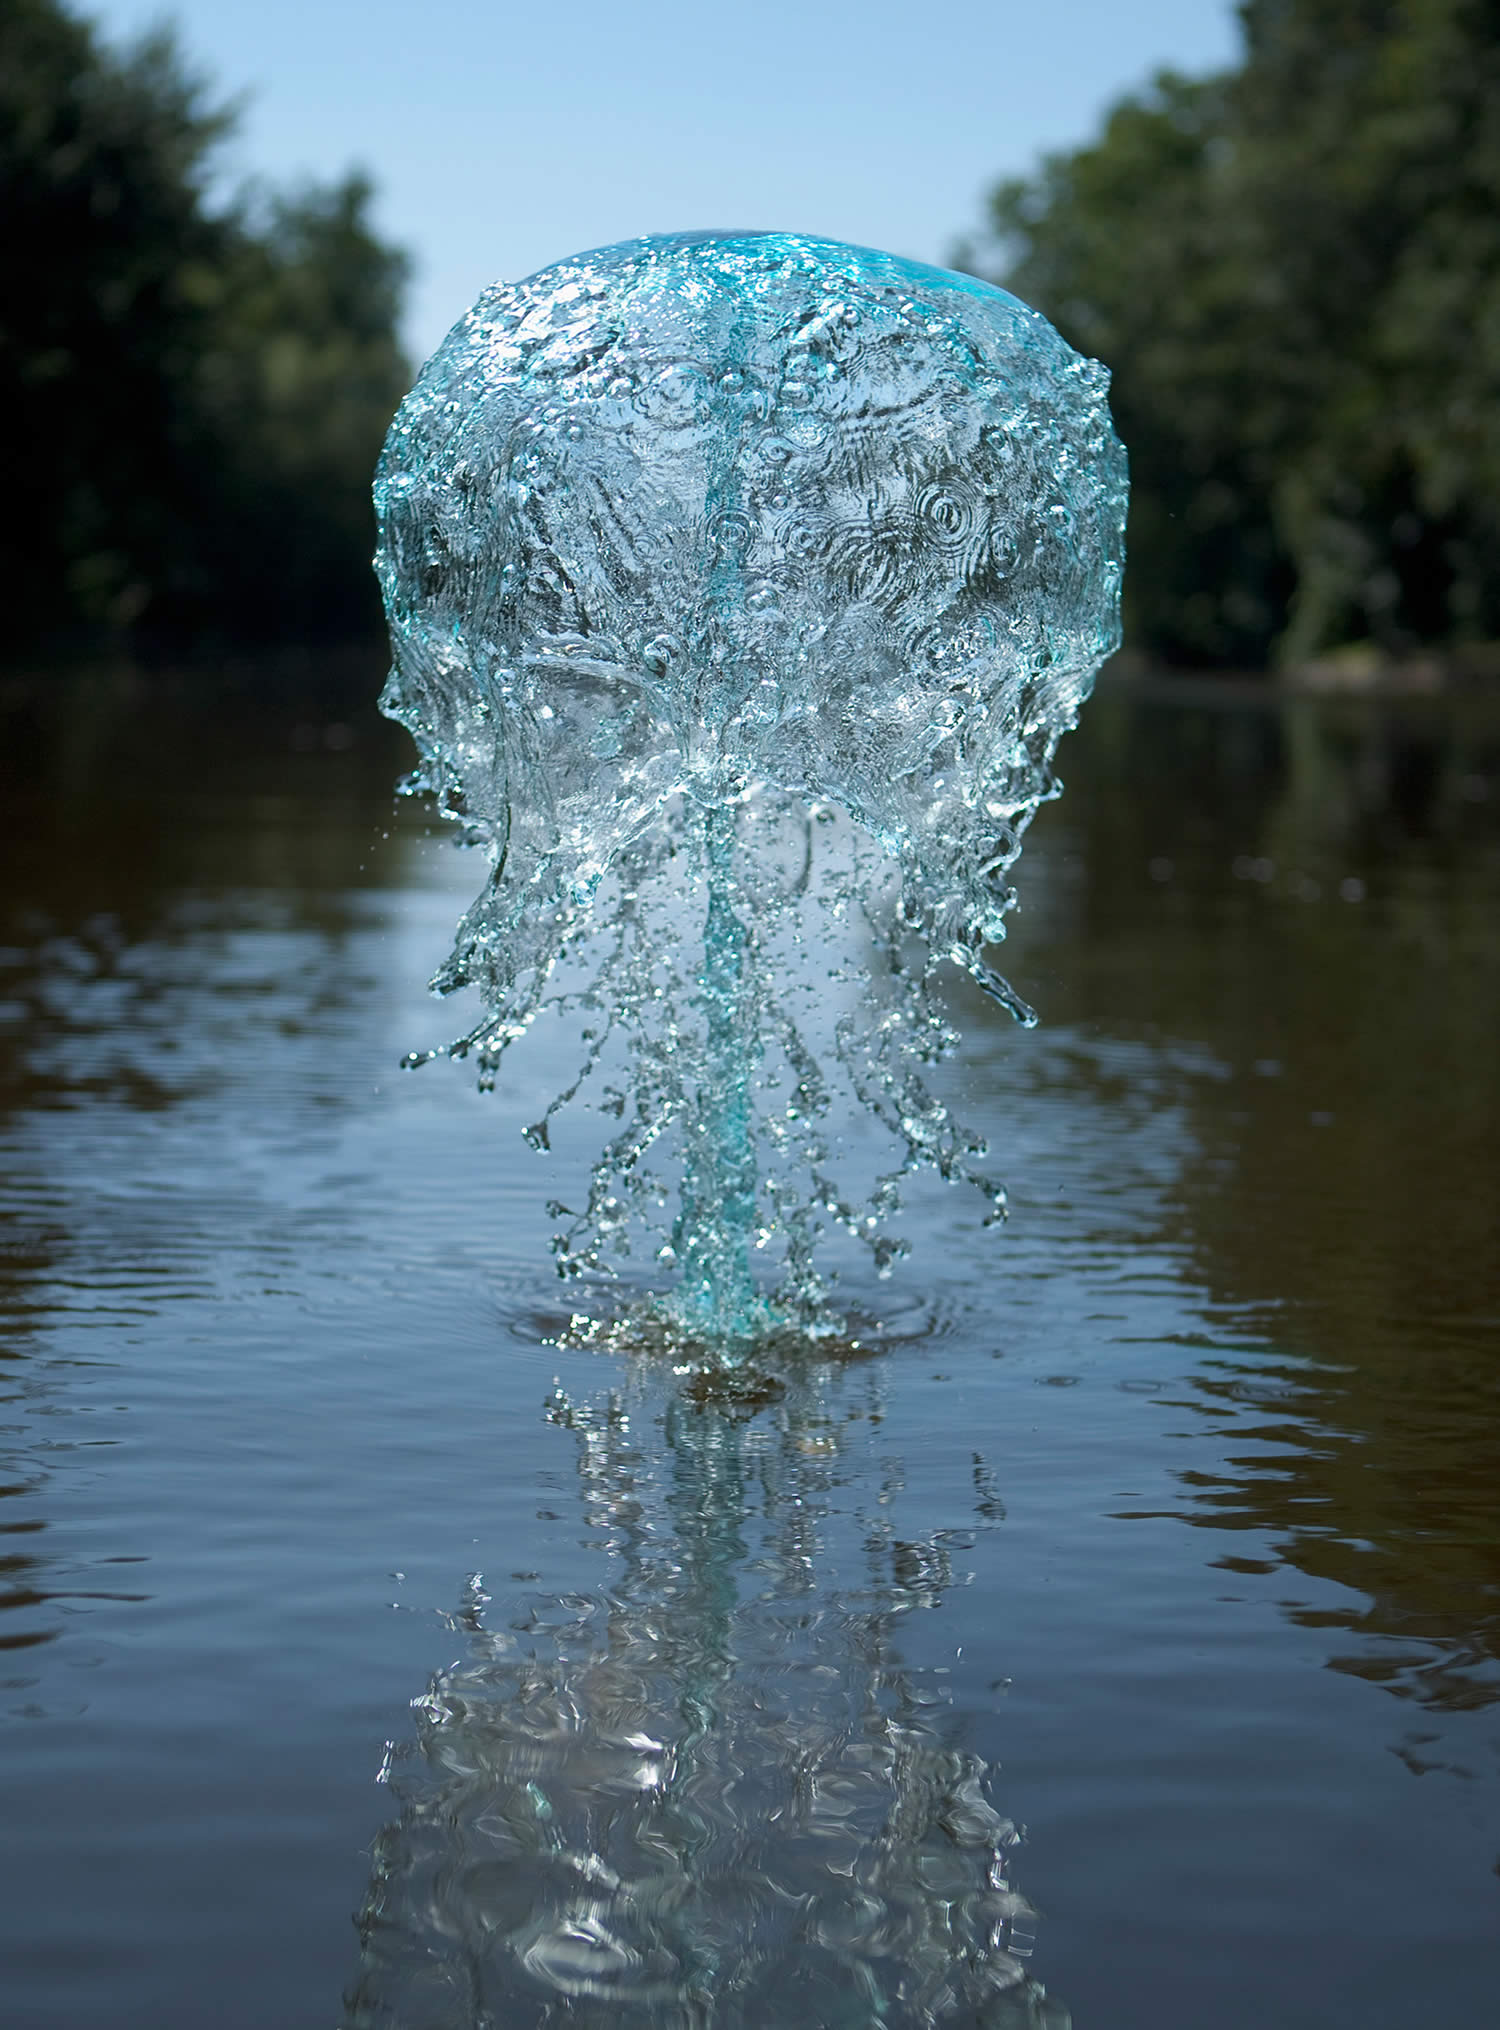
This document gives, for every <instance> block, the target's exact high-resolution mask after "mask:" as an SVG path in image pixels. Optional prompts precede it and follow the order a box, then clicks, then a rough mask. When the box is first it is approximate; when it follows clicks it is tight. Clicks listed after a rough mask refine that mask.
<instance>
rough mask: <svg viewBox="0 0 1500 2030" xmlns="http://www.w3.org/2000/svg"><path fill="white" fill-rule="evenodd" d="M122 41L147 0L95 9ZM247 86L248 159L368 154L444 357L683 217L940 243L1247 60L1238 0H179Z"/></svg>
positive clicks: (900, 243)
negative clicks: (1005, 178) (751, 0)
mask: <svg viewBox="0 0 1500 2030" xmlns="http://www.w3.org/2000/svg"><path fill="white" fill-rule="evenodd" d="M79 11H80V12H86V13H88V14H89V15H91V16H92V18H93V19H95V20H96V21H97V22H99V24H100V25H101V27H102V28H103V30H104V32H105V33H106V34H107V35H108V36H109V37H110V38H111V39H113V40H120V39H124V38H128V37H130V36H133V35H135V34H137V33H138V32H140V31H141V30H142V29H143V28H145V27H147V26H149V25H150V24H151V23H153V22H155V21H158V20H160V19H161V18H163V9H162V7H161V6H160V5H159V4H156V0H109V4H105V5H102V6H98V5H96V6H92V7H88V6H85V7H82V8H80V9H79ZM167 12H168V14H169V16H170V18H173V19H175V21H176V23H177V25H178V28H179V30H180V33H181V39H182V42H183V46H184V48H185V49H186V50H187V52H188V54H189V55H190V57H192V58H193V59H194V60H195V61H196V62H197V64H198V65H199V67H200V68H201V69H202V70H204V71H205V72H206V73H207V74H208V75H209V76H210V77H211V78H212V79H213V81H214V82H215V84H216V85H217V86H218V88H219V90H220V91H221V92H222V93H224V94H226V95H230V94H235V93H241V92H243V93H246V94H247V100H246V105H245V114H244V122H243V128H242V133H241V138H240V140H239V141H238V142H237V143H236V144H235V147H234V150H233V152H232V155H231V156H230V158H229V160H228V162H227V165H226V166H227V168H228V170H229V172H230V173H231V175H233V176H234V177H236V178H237V177H239V176H241V175H248V174H250V173H252V172H256V173H262V174H265V175H268V176H271V177H274V178H276V179H278V180H281V179H288V178H294V177H296V176H299V175H303V174H307V173H312V174H315V175H317V176H320V177H327V176H331V175H335V174H337V173H338V172H340V171H341V170H343V169H344V168H346V167H347V166H348V165H349V164H350V163H355V162H357V163H360V164H363V165H364V166H365V167H367V168H368V169H369V170H370V171H371V173H372V174H373V175H374V177H375V179H376V181H377V183H378V185H379V189H380V201H379V206H378V213H377V216H378V219H379V223H380V225H381V227H382V229H383V230H384V231H385V232H386V233H387V234H389V235H390V236H392V237H393V238H395V239H398V240H399V241H400V242H401V243H402V244H403V245H405V246H406V247H408V248H409V249H410V250H411V252H412V253H413V254H414V255H415V256H416V258H417V264H418V266H417V275H416V280H415V284H414V288H413V291H412V298H411V306H410V314H409V318H408V335H409V338H410V342H411V345H412V347H413V349H414V351H416V352H417V354H418V355H419V356H421V355H425V354H426V353H428V352H430V351H431V350H432V348H433V346H435V345H436V344H437V342H438V340H439V339H440V338H441V337H442V335H443V333H444V332H445V331H446V330H447V328H448V326H449V325H450V324H451V323H452V322H453V320H454V319H455V318H456V317H457V316H458V315H459V314H460V312H462V311H463V310H464V309H465V308H466V306H467V305H468V304H469V303H470V302H471V301H472V299H473V298H474V297H475V296H476V295H477V294H478V292H479V290H480V289H481V288H483V286H484V285H485V284H486V283H487V282H490V281H493V280H494V279H496V277H501V276H503V277H507V278H512V279H514V278H516V277H518V276H521V275H526V274H529V273H531V272H532V271H533V270H534V269H536V268H540V267H545V266H546V264H547V263H548V262H549V261H554V260H558V259H560V258H561V257H562V256H563V255H565V254H570V253H574V252H576V251H577V250H579V249H580V248H583V247H591V246H600V245H603V244H605V243H607V242H609V241H611V240H620V239H628V238H631V237H632V236H633V235H635V234H637V233H643V232H659V231H672V230H676V229H679V228H682V227H687V226H763V227H781V228H786V229H790V230H797V231H803V232H817V233H825V234H828V235H830V236H832V237H833V238H836V239H845V240H855V241H859V242H861V243H862V244H865V245H868V246H879V247H887V248H889V249H891V250H892V251H894V252H897V253H902V254H909V255H914V256H916V257H917V258H919V259H923V260H938V261H941V260H942V259H943V258H944V257H945V255H946V253H947V252H948V250H949V249H950V248H951V246H952V244H953V241H954V240H955V239H956V238H957V237H958V236H959V235H961V234H962V233H963V232H965V231H966V230H972V229H973V228H974V227H975V225H976V224H977V223H978V221H979V218H980V213H981V205H982V199H983V193H984V191H985V189H986V188H987V186H988V185H989V184H991V183H992V182H993V181H994V180H995V179H996V178H997V177H999V176H1001V175H1006V174H1009V173H1012V172H1015V171H1022V170H1025V169H1028V168H1029V167H1030V166H1031V165H1032V164H1033V163H1034V161H1035V160H1036V158H1037V156H1038V155H1039V154H1040V153H1041V152H1042V151H1043V150H1045V149H1048V148H1057V147H1065V146H1067V145H1069V144H1070V143H1073V142H1077V141H1081V140H1083V139H1085V138H1086V137H1087V136H1088V134H1089V133H1090V132H1091V131H1092V129H1093V127H1094V125H1095V123H1096V122H1097V120H1098V117H1099V115H1100V113H1101V112H1102V111H1103V109H1104V107H1105V106H1106V105H1108V104H1109V102H1110V101H1111V100H1112V99H1114V98H1115V97H1117V96H1118V95H1119V94H1120V93H1121V92H1123V91H1126V90H1128V89H1130V88H1131V87H1132V86H1134V85H1136V84H1138V83H1140V82H1141V81H1142V80H1143V79H1144V78H1146V77H1147V76H1148V75H1149V74H1150V72H1152V71H1153V70H1155V69H1157V68H1158V67H1160V66H1161V65H1164V64H1170V65H1173V66H1175V67H1176V68H1178V69H1180V70H1186V71H1201V70H1208V69H1212V68H1214V67H1215V66H1217V65H1220V64H1223V63H1226V62H1229V61H1231V60H1232V59H1233V57H1234V54H1235V52H1236V49H1237V47H1238V24H1237V19H1236V15H1235V10H1234V7H1233V6H1232V5H1231V4H1228V0H1137V4H1135V5H1130V4H1122V0H1039V4H1034V5H1031V6H1025V5H1020V4H1017V0H987V4H982V0H945V4H944V5H942V6H935V5H930V4H929V5H926V6H924V5H922V4H921V0H860V4H856V0H802V4H800V5H799V4H797V0H762V4H758V5H755V4H748V0H739V4H719V5H714V4H711V0H700V4H697V5H689V4H685V0H638V4H634V5H631V4H619V0H615V4H610V0H553V4H552V5H551V6H542V5H539V4H538V5H532V6H529V7H523V6H516V5H511V4H507V0H405V4H397V0H179V4H178V5H177V6H176V7H175V8H172V9H169V10H167Z"/></svg>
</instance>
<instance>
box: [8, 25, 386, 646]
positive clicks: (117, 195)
mask: <svg viewBox="0 0 1500 2030" xmlns="http://www.w3.org/2000/svg"><path fill="white" fill-rule="evenodd" d="M233 119H234V116H233V112H232V110H231V109H228V108H226V107H224V106H222V105H218V104H215V103H213V102H212V101H211V99H210V97H209V95H208V93H207V91H206V88H205V87H204V85H203V84H202V82H201V81H200V80H199V79H197V78H196V77H194V76H193V74H192V73H191V71H190V70H189V69H188V68H187V66H186V65H185V63H184V61H183V59H182V57H181V55H180V53H179V51H178V50H177V48H176V45H175V43H174V41H173V39H172V38H171V36H170V35H169V34H167V33H165V32H160V33H157V34H154V35H152V36H151V37H149V38H148V39H147V40H146V41H144V42H143V43H141V44H140V45H139V46H137V47H136V48H135V49H133V50H131V51H129V52H126V53H123V54H117V53H115V52H113V51H111V50H109V49H108V48H106V47H105V46H104V45H103V44H102V43H101V42H100V40H99V39H98V37H97V36H96V34H95V32H94V31H93V30H92V29H91V28H90V27H89V26H88V25H87V24H86V23H85V22H83V21H80V20H78V19H76V18H74V17H73V16H72V15H71V14H69V13H67V12H66V11H64V9H63V8H61V7H60V6H59V5H57V4H56V0H6V5H5V7H4V8H3V10H0V207H3V209H0V216H3V218H4V221H5V239H6V245H5V270H6V286H5V290H4V292H3V296H0V412H3V414H4V416H5V423H6V435H7V439H8V442H7V456H6V460H5V468H6V470H5V487H4V492H3V495H0V573H3V584H4V598H5V608H6V611H5V618H4V624H5V628H6V637H7V639H6V642H5V646H4V650H3V651H0V653H3V654H5V655H6V656H7V657H11V656H14V655H15V654H16V653H18V652H22V651H25V650H27V649H31V648H35V647H38V646H40V647H53V648H57V649H60V650H76V649H79V648H93V647H96V646H98V645H100V644H110V643H119V642H121V641H132V642H135V643H138V644H162V645H166V646H172V647H180V646H194V647H201V646H204V645H207V644H211V643H223V642H225V641H233V642H245V643H263V642H274V641H278V640H285V639H291V638H296V639H302V640H306V639H320V638H321V639H328V638H331V637H346V636H349V635H352V634H356V633H359V632H363V631H365V630H367V629H370V628H372V627H374V626H375V625H376V624H377V622H378V602H377V600H376V598H375V593H374V586H373V580H372V577H371V574H370V570H369V554H370V549H371V545H372V531H371V528H370V511H369V505H368V499H369V482H370V473H371V469H372V467H373V465H374V462H375V457H376V454H377V452H378V450H379V446H380V442H381V439H382V436H383V434H384V431H385V428H386V425H387V423H388V422H389V419H390V416H391V412H392V410H393V409H394V407H395V405H396V403H397V402H398V401H399V400H400V398H401V396H402V394H403V393H404V392H405V388H406V385H407V380H408V370H407V366H406V362H405V360H404V359H403V357H402V353H401V348H400V345H399V342H398V339H397V335H396V327H397V318H398V315H399V311H400V304H401V296H402V289H403V286H404V282H405V277H406V261H405V258H404V256H403V255H401V254H400V253H399V252H397V251H395V250H394V249H392V248H390V247H388V246H386V245H384V244H382V243H381V241H380V240H379V239H378V238H377V236H376V234H375V232H374V230H373V229H372V227H371V224H370V221H369V202H370V195H371V192H370V186H369V184H368V182H367V181H366V180H365V179H364V178H363V177H362V176H360V175H358V174H353V173H351V174H350V175H349V176H347V177H346V178H345V179H344V180H343V181H342V182H340V183H338V184H336V185H334V186H333V187H330V188H325V187H319V186H309V187H307V188H305V189H303V190H299V191H296V192H290V193H280V194H276V193H266V192H257V191H254V190H249V191H246V192H243V193H241V194H240V196H239V197H238V198H237V199H235V200H234V201H233V202H231V203H227V204H215V203H214V202H213V199H212V177H213V171H214V167H215V160H216V150H217V149H218V148H219V147H220V145H221V143H222V142H223V141H224V139H225V138H226V136H227V135H228V134H229V133H230V132H231V131H232V128H233Z"/></svg>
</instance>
